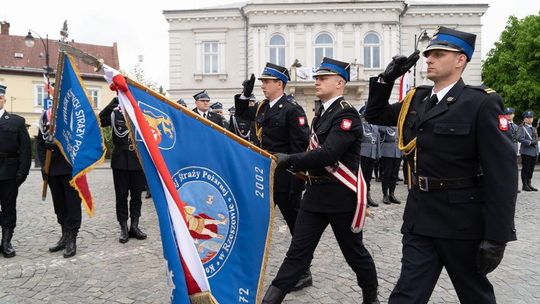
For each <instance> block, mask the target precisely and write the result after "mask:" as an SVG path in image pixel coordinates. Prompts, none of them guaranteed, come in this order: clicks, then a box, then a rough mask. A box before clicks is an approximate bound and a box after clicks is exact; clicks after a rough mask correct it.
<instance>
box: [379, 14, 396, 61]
mask: <svg viewBox="0 0 540 304" xmlns="http://www.w3.org/2000/svg"><path fill="white" fill-rule="evenodd" d="M382 29H383V34H382V39H383V41H382V46H383V58H382V60H381V67H384V66H386V65H387V64H388V63H389V62H390V59H391V58H392V56H393V55H394V54H392V45H391V44H392V42H391V40H392V39H391V38H390V26H389V25H388V24H383V25H382Z"/></svg>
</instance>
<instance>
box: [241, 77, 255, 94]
mask: <svg viewBox="0 0 540 304" xmlns="http://www.w3.org/2000/svg"><path fill="white" fill-rule="evenodd" d="M242 86H243V87H244V90H243V91H242V95H244V97H246V98H249V96H251V93H253V87H255V75H253V74H251V77H249V79H246V80H244V82H242Z"/></svg>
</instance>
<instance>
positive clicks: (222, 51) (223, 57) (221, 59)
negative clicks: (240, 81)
mask: <svg viewBox="0 0 540 304" xmlns="http://www.w3.org/2000/svg"><path fill="white" fill-rule="evenodd" d="M218 47H219V53H218V54H219V69H218V73H220V74H224V73H227V68H226V62H227V60H226V58H227V54H226V53H225V49H226V48H225V41H222V40H220V41H219V42H218Z"/></svg>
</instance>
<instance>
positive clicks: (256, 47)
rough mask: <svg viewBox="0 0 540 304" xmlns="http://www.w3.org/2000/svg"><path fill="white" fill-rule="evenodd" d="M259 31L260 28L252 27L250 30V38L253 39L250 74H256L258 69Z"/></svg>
mask: <svg viewBox="0 0 540 304" xmlns="http://www.w3.org/2000/svg"><path fill="white" fill-rule="evenodd" d="M259 31H260V28H258V27H253V28H252V29H251V36H252V37H253V40H252V45H251V49H252V50H253V53H252V54H251V58H252V59H253V63H252V66H251V68H252V70H251V71H250V72H252V73H255V74H257V73H258V72H259V71H258V70H257V69H258V67H259Z"/></svg>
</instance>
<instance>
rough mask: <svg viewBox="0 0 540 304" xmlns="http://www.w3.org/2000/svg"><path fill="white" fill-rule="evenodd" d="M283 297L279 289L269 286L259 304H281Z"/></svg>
mask: <svg viewBox="0 0 540 304" xmlns="http://www.w3.org/2000/svg"><path fill="white" fill-rule="evenodd" d="M285 295H286V293H284V292H283V291H281V289H279V288H277V287H276V286H274V285H270V287H268V290H266V294H265V295H264V298H263V299H262V302H261V304H280V303H281V302H283V299H285Z"/></svg>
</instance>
